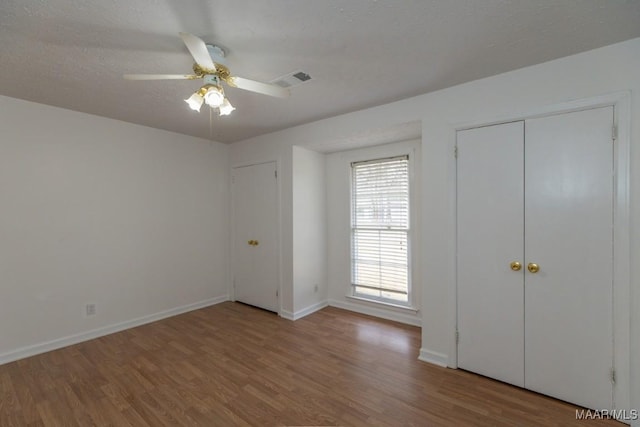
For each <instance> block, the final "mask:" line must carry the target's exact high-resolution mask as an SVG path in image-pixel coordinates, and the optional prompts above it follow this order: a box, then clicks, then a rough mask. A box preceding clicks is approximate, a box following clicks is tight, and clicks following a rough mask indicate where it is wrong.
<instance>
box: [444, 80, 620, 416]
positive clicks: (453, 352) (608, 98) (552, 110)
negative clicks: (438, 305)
mask: <svg viewBox="0 0 640 427" xmlns="http://www.w3.org/2000/svg"><path fill="white" fill-rule="evenodd" d="M605 106H613V108H614V123H615V126H616V128H617V137H616V141H615V143H614V183H615V184H614V185H615V188H614V198H615V200H614V207H613V210H614V212H613V218H614V230H613V238H614V254H615V257H614V270H613V275H614V280H613V301H614V319H613V328H614V343H613V344H614V363H615V369H616V385H615V387H614V405H615V406H616V408H618V409H625V408H626V409H630V407H631V402H630V394H631V390H630V389H631V383H630V378H631V375H630V374H631V358H630V349H631V331H630V322H629V319H630V315H631V308H632V307H631V305H632V300H631V294H630V281H631V273H630V268H631V248H630V238H629V236H630V232H631V229H630V201H629V197H630V188H629V184H630V145H631V93H630V92H629V91H621V92H614V93H611V94H606V95H601V96H596V97H590V98H584V99H579V100H573V101H569V102H565V103H560V104H555V105H548V106H543V107H540V108H537V109H533V110H530V111H528V112H525V113H519V114H513V115H504V116H502V117H495V118H493V119H489V120H482V121H472V122H465V123H458V124H454V126H453V127H452V128H451V133H450V138H449V147H448V149H449V152H450V153H452V155H451V156H450V161H449V165H448V166H449V178H450V179H449V183H450V186H449V194H450V207H451V208H452V210H451V212H452V213H454V215H453V217H454V219H453V220H452V221H451V223H450V224H449V227H450V232H451V236H453V239H454V242H455V241H457V234H456V221H455V216H456V215H455V214H456V212H457V204H456V182H457V172H456V167H457V161H456V158H455V156H454V155H453V154H454V153H455V149H456V135H457V132H458V131H460V130H465V129H472V128H476V127H481V126H489V125H494V124H502V123H508V122H512V121H516V120H526V119H532V118H537V117H545V116H550V115H555V114H560V113H568V112H573V111H580V110H587V109H592V108H598V107H605ZM456 254H457V248H456V244H455V243H454V244H453V245H452V250H451V252H450V257H451V259H452V260H453V262H452V263H451V266H452V269H451V271H450V272H449V276H450V281H449V283H450V286H449V289H448V292H447V296H448V304H447V305H448V308H449V316H448V325H449V326H448V335H449V356H448V360H447V365H448V366H449V367H450V368H457V367H458V362H457V360H458V350H457V343H456V330H457V277H456V276H457V273H456V272H457V263H456V259H457V256H456ZM603 409H604V408H603Z"/></svg>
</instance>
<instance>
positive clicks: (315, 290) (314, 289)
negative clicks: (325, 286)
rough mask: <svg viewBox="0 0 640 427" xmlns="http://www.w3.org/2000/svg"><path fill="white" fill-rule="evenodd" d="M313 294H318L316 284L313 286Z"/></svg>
mask: <svg viewBox="0 0 640 427" xmlns="http://www.w3.org/2000/svg"><path fill="white" fill-rule="evenodd" d="M313 292H315V293H317V292H318V284H317V283H316V284H315V285H313Z"/></svg>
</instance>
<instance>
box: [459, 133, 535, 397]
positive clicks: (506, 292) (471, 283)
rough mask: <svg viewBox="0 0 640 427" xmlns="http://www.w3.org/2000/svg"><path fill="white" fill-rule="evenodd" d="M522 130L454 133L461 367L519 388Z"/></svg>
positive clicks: (521, 354)
mask: <svg viewBox="0 0 640 427" xmlns="http://www.w3.org/2000/svg"><path fill="white" fill-rule="evenodd" d="M523 138H524V124H523V122H514V123H507V124H502V125H495V126H487V127H483V128H477V129H470V130H465V131H460V132H458V135H457V146H458V162H457V187H458V188H457V205H458V209H457V236H458V237H457V248H458V254H457V271H458V277H457V282H458V285H457V286H458V288H457V292H458V296H457V301H458V333H459V342H458V366H459V367H461V368H463V369H468V370H470V371H474V372H477V373H480V374H482V375H487V376H490V377H492V378H496V379H499V380H501V381H505V382H508V383H511V384H515V385H518V386H521V387H522V386H524V324H523V322H524V306H523V304H524V300H523V298H524V296H523V292H524V289H523V285H524V283H523V281H524V274H523V273H524V270H523V269H522V268H521V269H520V270H519V271H513V270H512V269H511V266H510V264H511V263H512V262H519V263H520V264H523V263H524V259H523V251H524V241H523V227H524V224H523V220H524V212H523V206H524V194H523V177H524V153H523Z"/></svg>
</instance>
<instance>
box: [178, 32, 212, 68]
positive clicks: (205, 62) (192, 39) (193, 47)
mask: <svg viewBox="0 0 640 427" xmlns="http://www.w3.org/2000/svg"><path fill="white" fill-rule="evenodd" d="M180 37H182V41H183V42H184V44H185V45H186V46H187V49H189V52H190V53H191V56H193V59H195V61H196V64H198V65H200V66H201V67H203V68H207V69H209V70H214V71H215V69H216V66H215V65H214V64H213V60H212V59H211V55H209V50H208V49H207V45H206V44H205V43H204V42H203V41H202V39H201V38H200V37H196V36H194V35H193V34H189V33H180Z"/></svg>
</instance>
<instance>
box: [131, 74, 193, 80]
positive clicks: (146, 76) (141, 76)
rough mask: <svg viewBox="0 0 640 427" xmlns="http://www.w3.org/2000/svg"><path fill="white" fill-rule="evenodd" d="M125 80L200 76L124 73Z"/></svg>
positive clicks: (189, 78) (190, 78) (174, 78)
mask: <svg viewBox="0 0 640 427" xmlns="http://www.w3.org/2000/svg"><path fill="white" fill-rule="evenodd" d="M123 77H124V78H125V79H127V80H194V79H199V78H200V77H198V76H196V75H193V74H125V75H124V76H123Z"/></svg>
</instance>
